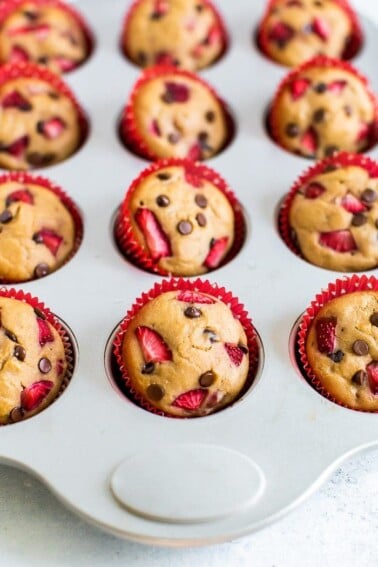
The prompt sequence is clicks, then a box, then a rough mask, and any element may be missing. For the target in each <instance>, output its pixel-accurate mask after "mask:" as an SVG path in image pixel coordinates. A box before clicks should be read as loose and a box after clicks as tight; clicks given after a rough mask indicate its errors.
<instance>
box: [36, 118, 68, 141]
mask: <svg viewBox="0 0 378 567" xmlns="http://www.w3.org/2000/svg"><path fill="white" fill-rule="evenodd" d="M65 128H66V124H65V122H63V120H61V119H60V118H51V120H45V122H42V121H40V122H38V124H37V130H38V132H39V133H40V134H42V135H43V136H45V138H47V139H48V140H55V139H56V138H58V137H59V136H60V135H61V133H62V132H63V130H65Z"/></svg>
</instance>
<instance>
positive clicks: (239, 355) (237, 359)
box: [224, 343, 244, 366]
mask: <svg viewBox="0 0 378 567" xmlns="http://www.w3.org/2000/svg"><path fill="white" fill-rule="evenodd" d="M224 348H225V349H226V352H227V354H228V356H229V357H230V360H231V362H232V364H234V365H235V366H240V365H241V363H242V361H243V356H244V351H243V349H241V348H240V347H239V346H238V345H232V344H230V343H225V345H224Z"/></svg>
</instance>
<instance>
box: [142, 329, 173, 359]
mask: <svg viewBox="0 0 378 567" xmlns="http://www.w3.org/2000/svg"><path fill="white" fill-rule="evenodd" d="M135 334H136V338H137V339H138V342H139V344H140V348H141V349H142V352H143V358H144V360H145V362H168V361H169V360H172V352H171V351H170V349H169V348H168V346H167V345H166V343H165V342H164V340H163V339H162V337H161V336H160V335H159V333H157V332H156V331H153V330H152V329H150V328H149V327H137V328H136V329H135Z"/></svg>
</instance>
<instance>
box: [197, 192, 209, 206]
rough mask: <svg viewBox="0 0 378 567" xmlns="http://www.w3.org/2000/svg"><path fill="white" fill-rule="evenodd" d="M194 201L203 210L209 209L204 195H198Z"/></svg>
mask: <svg viewBox="0 0 378 567" xmlns="http://www.w3.org/2000/svg"><path fill="white" fill-rule="evenodd" d="M194 200H195V202H196V205H198V206H199V207H201V209H206V207H207V199H206V197H205V195H202V193H198V194H197V195H196V196H195V197H194Z"/></svg>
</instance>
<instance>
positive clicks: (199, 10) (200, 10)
mask: <svg viewBox="0 0 378 567" xmlns="http://www.w3.org/2000/svg"><path fill="white" fill-rule="evenodd" d="M196 10H197V12H202V10H203V5H202V4H197V5H196Z"/></svg>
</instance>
